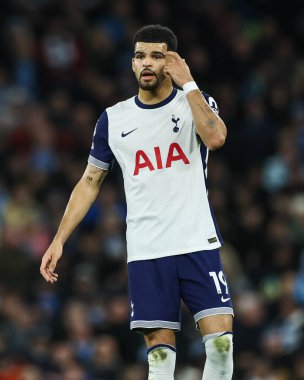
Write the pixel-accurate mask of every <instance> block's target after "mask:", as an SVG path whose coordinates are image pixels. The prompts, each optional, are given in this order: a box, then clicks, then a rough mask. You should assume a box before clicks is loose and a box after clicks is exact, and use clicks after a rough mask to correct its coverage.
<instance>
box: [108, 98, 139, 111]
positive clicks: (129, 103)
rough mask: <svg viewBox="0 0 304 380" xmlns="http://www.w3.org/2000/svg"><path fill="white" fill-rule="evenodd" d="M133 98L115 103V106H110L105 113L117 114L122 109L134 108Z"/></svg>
mask: <svg viewBox="0 0 304 380" xmlns="http://www.w3.org/2000/svg"><path fill="white" fill-rule="evenodd" d="M134 98H135V96H132V97H131V98H128V99H125V100H122V101H120V102H117V103H116V104H113V105H112V106H110V107H108V108H107V109H106V111H107V112H117V111H118V110H119V111H122V110H124V109H126V110H128V109H131V108H134V107H135V101H134Z"/></svg>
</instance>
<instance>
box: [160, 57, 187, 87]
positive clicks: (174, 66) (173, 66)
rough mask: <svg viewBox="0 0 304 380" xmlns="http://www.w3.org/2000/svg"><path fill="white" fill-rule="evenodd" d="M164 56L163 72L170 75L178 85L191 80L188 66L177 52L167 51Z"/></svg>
mask: <svg viewBox="0 0 304 380" xmlns="http://www.w3.org/2000/svg"><path fill="white" fill-rule="evenodd" d="M165 57H166V65H165V67H164V72H165V74H167V75H170V77H171V78H172V79H173V81H174V82H175V83H176V84H177V85H178V86H179V87H183V85H184V84H185V83H187V82H190V81H193V78H192V76H191V73H190V69H189V66H188V65H187V63H186V61H185V60H184V59H183V58H181V57H180V55H179V54H178V53H176V52H174V51H167V52H166V53H165Z"/></svg>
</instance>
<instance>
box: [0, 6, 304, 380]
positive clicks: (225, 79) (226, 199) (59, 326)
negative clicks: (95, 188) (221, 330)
mask: <svg viewBox="0 0 304 380" xmlns="http://www.w3.org/2000/svg"><path fill="white" fill-rule="evenodd" d="M302 5H303V4H302V2H301V1H300V0H298V1H296V0H291V1H290V2H289V3H288V4H286V3H284V2H278V1H275V0H251V1H242V0H206V1H197V0H188V1H184V0H174V1H173V0H172V1H169V0H167V1H163V0H150V1H148V2H143V1H136V0H61V1H58V0H27V1H22V0H10V1H2V2H1V13H0V48H1V55H0V167H1V176H0V380H41V379H45V380H145V379H146V378H147V366H146V349H145V346H144V342H143V338H142V336H141V335H140V334H137V333H134V332H130V331H129V309H130V306H129V300H128V295H127V290H128V289H127V288H128V279H127V270H126V242H125V216H126V205H125V198H124V193H123V183H122V177H121V173H120V170H119V168H118V165H117V164H116V165H115V166H114V168H113V170H112V171H111V173H110V175H109V176H108V177H107V178H106V180H105V183H104V184H103V186H102V189H101V193H100V196H99V197H98V199H97V201H96V202H95V204H94V205H93V206H92V208H91V209H90V211H89V213H88V214H87V216H86V217H85V219H84V221H83V222H82V223H81V225H80V226H79V228H78V229H77V230H76V232H75V233H74V234H73V235H72V237H71V238H70V240H69V241H68V243H67V244H66V246H65V251H64V255H63V257H62V259H61V260H60V262H59V266H58V272H59V281H58V283H56V284H55V285H51V284H48V283H46V282H45V281H44V280H43V279H42V277H41V276H40V273H39V266H40V261H41V257H42V255H43V253H44V251H45V250H46V248H47V247H48V245H49V243H50V242H51V240H52V238H53V235H54V233H55V231H56V228H57V226H58V223H59V221H60V219H61V217H62V214H63V211H64V208H65V205H66V202H67V200H68V198H69V194H70V192H71V190H72V188H73V187H74V185H75V184H76V182H77V181H78V179H79V178H80V176H81V175H82V173H83V170H84V168H85V167H86V164H87V157H88V154H89V150H90V145H91V139H92V134H93V130H94V126H95V123H96V120H97V118H98V117H99V115H100V114H101V113H102V111H103V110H104V109H105V108H106V107H108V106H110V105H113V104H114V103H116V102H117V101H120V100H124V99H126V98H128V97H130V96H133V95H135V94H136V92H137V83H136V80H135V79H134V77H133V73H132V71H131V66H130V61H131V58H132V54H133V51H132V36H133V33H134V32H135V31H136V30H137V29H138V28H139V27H141V26H142V25H144V24H148V23H160V24H163V25H168V26H169V27H171V28H172V29H173V30H174V31H175V33H176V35H177V37H178V39H179V52H180V54H181V55H182V56H183V57H184V58H185V59H186V60H187V63H188V64H189V66H190V68H191V71H192V74H193V76H194V78H195V80H196V81H197V83H198V84H199V86H200V88H201V89H203V90H204V91H206V92H208V93H209V94H210V95H211V96H213V97H214V98H215V100H216V101H217V103H218V106H219V109H220V115H221V117H222V118H223V119H224V121H225V123H226V125H227V128H228V139H227V142H226V145H225V146H224V147H223V148H222V149H220V150H219V151H216V152H212V153H211V154H210V158H209V170H208V186H209V197H210V199H211V203H212V205H213V207H214V210H215V214H216V216H217V220H218V224H219V226H220V229H221V231H222V235H223V237H224V240H225V243H226V244H225V246H224V247H223V249H222V257H223V262H224V266H225V270H226V273H227V276H228V279H229V283H230V288H231V292H232V295H233V302H234V308H235V314H236V316H235V324H234V330H235V338H234V351H235V374H234V380H304V350H303V348H304V55H303V46H304V8H303V6H302ZM287 7H288V17H287V14H286V12H287ZM185 207H186V205H185ZM182 311H183V312H182V320H183V328H182V331H181V332H180V333H178V334H177V351H178V356H177V370H176V379H177V380H199V379H201V376H202V375H201V374H202V368H203V364H204V355H203V348H202V342H201V338H200V335H199V333H198V332H197V331H196V330H195V326H194V322H193V318H192V316H191V315H190V313H189V311H188V310H187V309H186V308H185V307H184V305H183V308H182Z"/></svg>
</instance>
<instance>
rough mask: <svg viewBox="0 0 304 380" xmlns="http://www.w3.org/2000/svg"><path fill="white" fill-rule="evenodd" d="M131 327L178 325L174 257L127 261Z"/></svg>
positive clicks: (177, 298)
mask: <svg viewBox="0 0 304 380" xmlns="http://www.w3.org/2000/svg"><path fill="white" fill-rule="evenodd" d="M128 272H129V294H130V301H131V329H136V330H142V329H158V328H159V329H172V330H179V329H180V289H179V281H178V273H177V269H176V265H175V259H174V257H163V258H160V259H155V260H142V261H133V262H130V263H129V264H128Z"/></svg>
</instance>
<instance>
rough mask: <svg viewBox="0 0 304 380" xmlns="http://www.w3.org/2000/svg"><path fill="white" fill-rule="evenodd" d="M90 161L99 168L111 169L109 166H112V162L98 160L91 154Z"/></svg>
mask: <svg viewBox="0 0 304 380" xmlns="http://www.w3.org/2000/svg"><path fill="white" fill-rule="evenodd" d="M88 163H89V164H91V165H93V166H96V167H97V168H99V169H102V170H109V168H110V164H108V163H106V162H103V161H100V160H97V158H95V157H93V156H91V155H90V156H89V158H88Z"/></svg>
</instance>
